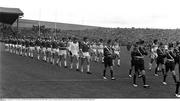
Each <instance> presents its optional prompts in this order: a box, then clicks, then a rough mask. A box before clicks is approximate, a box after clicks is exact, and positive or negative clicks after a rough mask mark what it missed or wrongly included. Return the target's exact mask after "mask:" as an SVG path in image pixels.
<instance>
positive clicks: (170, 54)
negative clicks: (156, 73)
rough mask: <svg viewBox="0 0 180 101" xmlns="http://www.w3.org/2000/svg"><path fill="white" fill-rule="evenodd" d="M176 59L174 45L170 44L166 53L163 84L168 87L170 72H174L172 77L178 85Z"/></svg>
mask: <svg viewBox="0 0 180 101" xmlns="http://www.w3.org/2000/svg"><path fill="white" fill-rule="evenodd" d="M175 58H176V55H175V53H174V51H173V44H172V43H169V46H168V50H167V51H166V62H165V74H164V78H163V84H164V85H167V83H166V78H167V73H168V72H169V70H170V71H171V72H172V77H173V79H174V82H175V83H176V82H177V80H176V73H175V70H174V69H175Z"/></svg>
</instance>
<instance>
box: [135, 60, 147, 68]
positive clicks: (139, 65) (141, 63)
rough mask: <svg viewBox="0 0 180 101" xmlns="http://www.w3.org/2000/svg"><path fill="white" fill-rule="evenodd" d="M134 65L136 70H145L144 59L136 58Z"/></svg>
mask: <svg viewBox="0 0 180 101" xmlns="http://www.w3.org/2000/svg"><path fill="white" fill-rule="evenodd" d="M134 67H135V71H138V70H140V71H142V70H145V68H144V59H136V60H134Z"/></svg>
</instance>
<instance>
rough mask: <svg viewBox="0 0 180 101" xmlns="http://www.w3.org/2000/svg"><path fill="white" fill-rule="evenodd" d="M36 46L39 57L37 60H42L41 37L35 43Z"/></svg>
mask: <svg viewBox="0 0 180 101" xmlns="http://www.w3.org/2000/svg"><path fill="white" fill-rule="evenodd" d="M35 46H36V54H37V55H36V56H37V59H38V60H40V53H41V52H40V50H41V47H40V46H41V40H40V37H38V38H37V39H36V41H35Z"/></svg>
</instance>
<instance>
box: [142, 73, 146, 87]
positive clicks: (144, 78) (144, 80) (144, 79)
mask: <svg viewBox="0 0 180 101" xmlns="http://www.w3.org/2000/svg"><path fill="white" fill-rule="evenodd" d="M142 80H143V84H144V85H146V76H145V75H142Z"/></svg>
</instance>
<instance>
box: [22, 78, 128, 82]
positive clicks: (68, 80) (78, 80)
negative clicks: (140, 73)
mask: <svg viewBox="0 0 180 101" xmlns="http://www.w3.org/2000/svg"><path fill="white" fill-rule="evenodd" d="M124 79H131V78H118V79H116V80H111V79H106V80H105V79H67V80H65V79H63V80H22V81H23V82H81V81H85V82H86V81H120V80H124Z"/></svg>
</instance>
